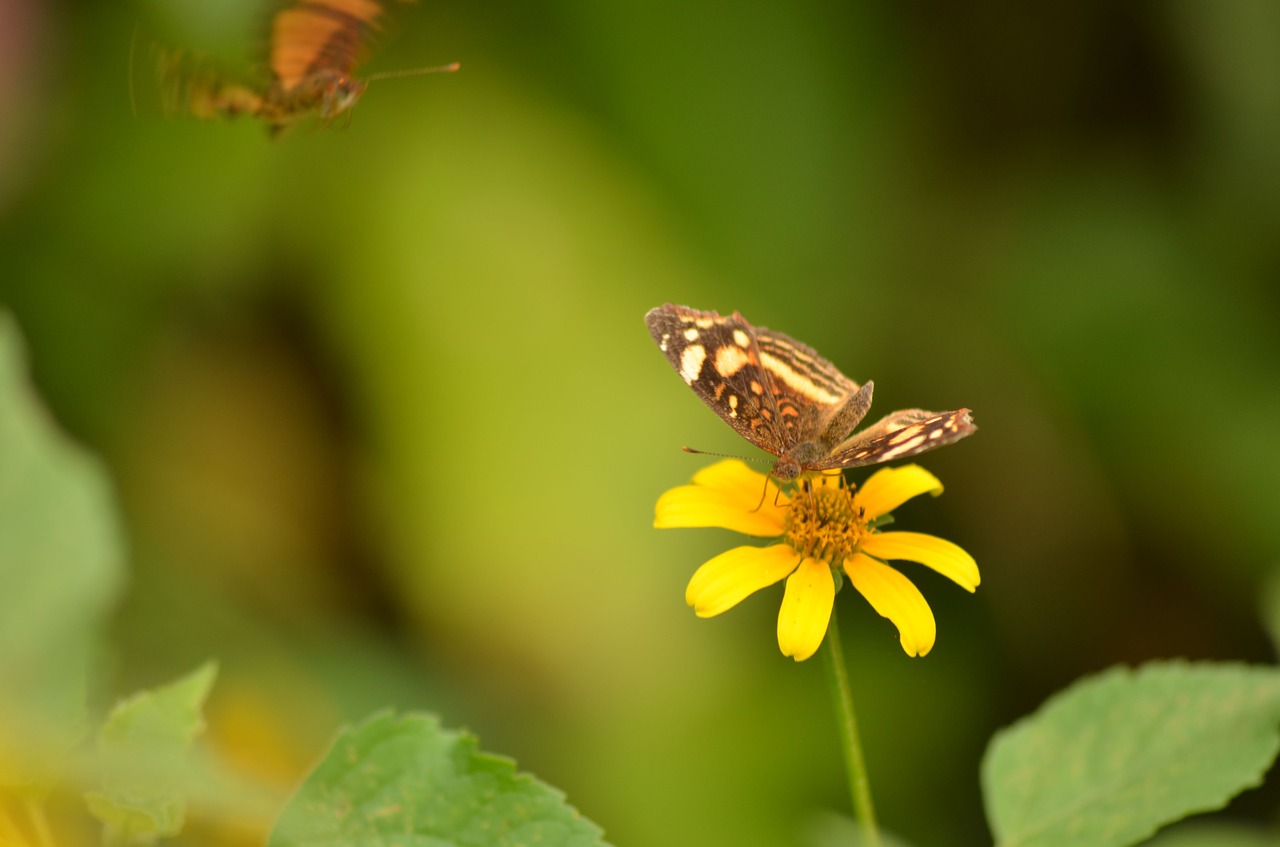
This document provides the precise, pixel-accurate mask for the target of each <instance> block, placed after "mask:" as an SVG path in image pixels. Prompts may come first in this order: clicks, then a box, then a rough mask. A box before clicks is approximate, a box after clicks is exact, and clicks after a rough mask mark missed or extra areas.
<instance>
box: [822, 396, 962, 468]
mask: <svg viewBox="0 0 1280 847" xmlns="http://www.w3.org/2000/svg"><path fill="white" fill-rule="evenodd" d="M976 429H977V427H976V426H974V424H973V421H972V420H970V418H969V410H968V409H957V410H956V411H954V412H926V411H924V410H922V409H907V410H904V411H900V412H894V413H893V414H891V415H886V416H885V417H884V418H882V419H881V420H879V421H877V422H876V423H875V424H873V425H872V426H870V427H868V428H867V429H864V430H862V431H861V432H858V433H855V434H854V435H852V436H851V437H849V438H848V439H847V440H845V441H844V442H843V443H842V444H840V445H839V446H838V447H836V448H835V450H833V451H832V452H831V455H830V456H828V457H826V458H825V459H822V460H821V461H819V462H818V463H816V464H815V466H814V468H813V469H814V470H832V469H835V468H858V467H862V466H864V465H878V464H880V463H882V462H892V461H893V460H894V459H903V458H906V457H907V456H914V455H916V454H918V453H924V452H927V451H929V450H936V449H937V448H939V447H944V446H946V445H948V444H953V443H955V442H956V441H959V440H960V439H961V438H964V437H965V436H966V435H969V434H971V433H973V432H974V431H975V430H976Z"/></svg>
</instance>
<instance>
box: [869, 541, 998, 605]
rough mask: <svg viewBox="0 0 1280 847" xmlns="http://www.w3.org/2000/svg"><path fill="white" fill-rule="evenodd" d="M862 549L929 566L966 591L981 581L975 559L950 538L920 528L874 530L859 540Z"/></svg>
mask: <svg viewBox="0 0 1280 847" xmlns="http://www.w3.org/2000/svg"><path fill="white" fill-rule="evenodd" d="M859 549H860V550H862V552H864V553H867V554H869V555H871V556H875V557H876V558H877V559H886V560H891V559H905V560H906V561H908V562H919V563H920V564H922V565H925V566H927V567H930V568H933V569H934V570H935V571H937V572H938V573H940V574H942V575H943V576H945V577H946V578H947V579H949V580H951V581H952V582H954V583H955V584H957V585H959V586H960V587H961V588H963V589H965V590H966V591H970V592H972V591H973V590H974V589H975V588H977V587H978V583H979V582H981V581H982V579H981V577H980V576H979V575H978V563H977V562H975V561H974V560H973V557H972V556H970V555H969V554H968V553H966V552H965V551H964V550H962V549H961V548H960V547H958V546H957V545H955V544H952V543H951V542H950V541H947V540H946V539H943V538H937V537H936V536H933V535H925V534H924V533H921V532H878V533H876V534H874V535H871V536H868V537H867V538H864V539H863V540H862V544H861V546H860V547H859Z"/></svg>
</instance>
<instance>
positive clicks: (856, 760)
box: [822, 606, 880, 847]
mask: <svg viewBox="0 0 1280 847" xmlns="http://www.w3.org/2000/svg"><path fill="white" fill-rule="evenodd" d="M822 646H823V647H824V648H825V649H824V650H823V651H822V653H823V655H824V656H825V657H826V660H827V671H828V673H827V678H828V679H830V680H831V696H832V698H833V699H834V700H835V706H836V722H837V724H838V725H839V727H840V746H841V749H843V751H844V765H845V768H846V769H847V770H848V771H849V793H850V796H851V797H852V799H853V816H854V818H856V819H857V820H858V822H859V823H861V824H862V837H863V839H864V842H865V844H866V847H879V844H880V833H879V832H878V831H877V829H876V810H875V807H874V806H872V805H871V782H870V780H868V779H867V765H866V762H865V761H863V758H862V741H861V740H860V739H859V737H858V718H857V716H855V715H854V712H853V694H852V693H851V692H850V690H849V671H848V668H846V667H845V663H844V649H843V648H842V647H841V646H840V626H839V624H838V623H837V621H836V610H835V607H834V606H832V608H831V623H829V624H828V625H827V637H826V638H825V639H823V642H822Z"/></svg>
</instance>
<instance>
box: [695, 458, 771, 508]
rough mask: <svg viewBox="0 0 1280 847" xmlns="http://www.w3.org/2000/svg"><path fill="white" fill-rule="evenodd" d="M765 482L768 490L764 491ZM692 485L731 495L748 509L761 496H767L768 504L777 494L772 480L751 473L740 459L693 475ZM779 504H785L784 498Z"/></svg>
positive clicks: (722, 463)
mask: <svg viewBox="0 0 1280 847" xmlns="http://www.w3.org/2000/svg"><path fill="white" fill-rule="evenodd" d="M766 480H767V481H768V490H766V489H765V484H766ZM693 484H694V485H701V486H703V487H704V488H711V489H715V490H716V491H723V492H725V493H726V494H733V495H734V496H736V497H737V498H738V499H739V501H740V502H741V503H742V504H743V505H744V506H746V507H747V508H749V509H754V508H755V507H756V504H757V503H759V502H760V495H761V494H765V495H767V497H768V499H769V502H770V503H772V502H773V498H774V496H775V495H777V493H778V486H777V485H775V484H774V482H773V480H772V479H768V478H767V477H766V475H765V474H762V473H760V472H758V471H753V470H752V469H751V468H749V467H747V463H746V462H744V461H742V460H741V459H725V460H724V461H722V462H716V463H715V464H714V465H708V466H707V467H705V468H703V469H702V470H700V471H698V472H697V473H696V474H694V475H693ZM779 502H780V503H784V504H785V503H786V502H787V500H786V498H785V496H784V497H783V498H781V499H780V500H779Z"/></svg>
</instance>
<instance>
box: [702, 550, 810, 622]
mask: <svg viewBox="0 0 1280 847" xmlns="http://www.w3.org/2000/svg"><path fill="white" fill-rule="evenodd" d="M799 558H800V557H799V554H797V553H796V551H795V550H792V549H791V548H790V547H788V546H787V545H786V544H775V545H773V546H772V547H735V548H734V549H732V550H728V551H725V552H724V553H721V554H720V555H719V556H716V557H715V558H714V559H712V560H711V561H709V562H707V563H706V564H704V565H703V566H702V567H700V568H698V570H697V571H696V572H695V573H694V574H693V578H692V579H690V580H689V587H688V588H686V589H685V592H684V599H685V602H686V603H688V604H689V605H690V606H692V607H693V611H694V612H695V613H696V614H697V616H698V617H700V618H709V617H713V616H715V615H718V614H720V613H721V612H723V611H725V610H727V609H731V608H733V607H734V606H736V605H738V603H740V602H742V600H743V599H745V598H746V597H748V596H749V595H751V594H753V593H755V592H756V591H759V590H760V589H761V588H765V587H766V586H770V585H773V584H774V583H775V582H777V581H778V580H780V579H782V578H783V577H784V576H786V575H787V574H789V573H791V572H792V571H793V570H795V567H796V563H797V562H798V561H799Z"/></svg>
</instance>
